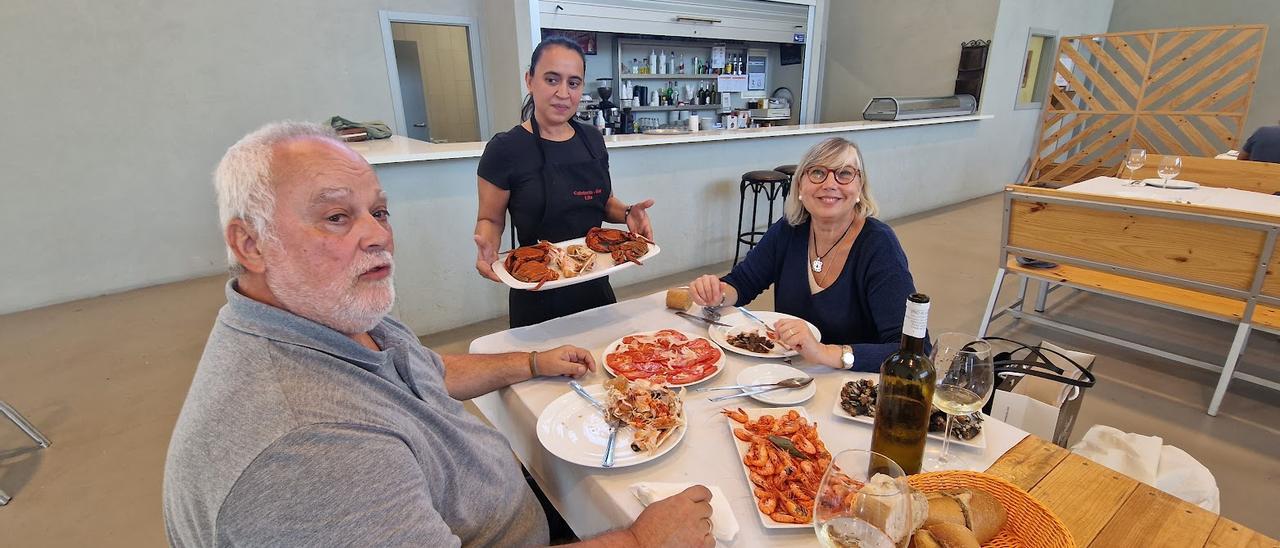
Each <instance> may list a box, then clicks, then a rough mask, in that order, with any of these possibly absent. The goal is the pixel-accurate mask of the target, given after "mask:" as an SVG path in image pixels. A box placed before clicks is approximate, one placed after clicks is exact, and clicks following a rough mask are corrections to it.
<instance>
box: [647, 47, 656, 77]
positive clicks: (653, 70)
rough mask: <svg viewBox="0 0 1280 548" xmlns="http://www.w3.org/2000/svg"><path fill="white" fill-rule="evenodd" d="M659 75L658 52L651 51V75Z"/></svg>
mask: <svg viewBox="0 0 1280 548" xmlns="http://www.w3.org/2000/svg"><path fill="white" fill-rule="evenodd" d="M657 73H658V50H653V49H651V50H649V74H657Z"/></svg>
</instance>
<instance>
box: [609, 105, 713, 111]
mask: <svg viewBox="0 0 1280 548" xmlns="http://www.w3.org/2000/svg"><path fill="white" fill-rule="evenodd" d="M630 108H631V111H632V112H672V111H677V110H689V111H700V110H720V104H719V103H716V104H713V105H662V106H656V105H655V106H647V107H630Z"/></svg>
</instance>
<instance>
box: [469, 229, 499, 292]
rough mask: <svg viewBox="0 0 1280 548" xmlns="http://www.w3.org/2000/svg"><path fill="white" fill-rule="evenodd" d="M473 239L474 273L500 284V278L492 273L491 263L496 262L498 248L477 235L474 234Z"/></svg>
mask: <svg viewBox="0 0 1280 548" xmlns="http://www.w3.org/2000/svg"><path fill="white" fill-rule="evenodd" d="M474 238H475V241H476V271H477V272H479V273H480V275H481V276H484V277H486V278H489V279H490V280H493V281H495V282H498V283H502V278H499V277H498V275H497V274H496V273H494V271H493V262H494V261H496V260H498V246H496V245H494V244H492V243H490V242H487V241H485V239H484V238H482V237H481V236H480V235H479V234H476V235H475V236H474Z"/></svg>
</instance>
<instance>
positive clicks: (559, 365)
mask: <svg viewBox="0 0 1280 548" xmlns="http://www.w3.org/2000/svg"><path fill="white" fill-rule="evenodd" d="M534 359H535V360H536V362H537V363H536V364H535V367H536V368H537V370H538V375H539V376H542V377H556V376H560V377H573V378H575V379H578V378H582V376H583V375H586V374H587V372H588V371H595V370H596V360H595V358H593V357H592V356H591V352H590V351H589V350H586V349H584V348H578V347H576V346H571V345H567V344H566V345H564V346H557V347H555V348H552V349H551V350H544V351H542V352H538V356H537V357H536V358H534Z"/></svg>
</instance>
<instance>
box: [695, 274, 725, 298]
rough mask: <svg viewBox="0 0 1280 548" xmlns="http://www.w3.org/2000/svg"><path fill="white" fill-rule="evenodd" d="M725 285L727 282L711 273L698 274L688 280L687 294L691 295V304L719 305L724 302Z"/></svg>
mask: <svg viewBox="0 0 1280 548" xmlns="http://www.w3.org/2000/svg"><path fill="white" fill-rule="evenodd" d="M726 285H728V284H726V283H724V282H722V281H720V278H719V277H717V276H715V275H713V274H707V275H704V276H698V278H697V279H695V280H693V281H692V282H689V296H690V297H693V304H696V305H698V306H720V305H722V304H724V302H725V297H726V293H727V292H726V291H725V286H726Z"/></svg>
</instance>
